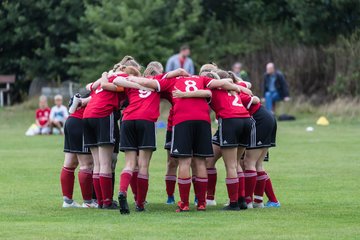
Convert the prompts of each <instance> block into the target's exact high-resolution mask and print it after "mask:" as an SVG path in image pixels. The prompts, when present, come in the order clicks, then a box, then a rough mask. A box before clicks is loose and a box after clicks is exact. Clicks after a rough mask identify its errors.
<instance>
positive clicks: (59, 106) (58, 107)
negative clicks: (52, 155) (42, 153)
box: [50, 95, 69, 134]
mask: <svg viewBox="0 0 360 240" xmlns="http://www.w3.org/2000/svg"><path fill="white" fill-rule="evenodd" d="M54 101H55V106H53V107H52V108H51V112H50V127H51V133H53V128H57V129H58V130H59V131H60V133H61V134H63V133H64V132H63V126H64V124H65V121H66V119H67V118H68V116H69V114H68V110H67V108H66V107H65V106H64V105H63V97H62V96H61V95H56V96H55V97H54Z"/></svg>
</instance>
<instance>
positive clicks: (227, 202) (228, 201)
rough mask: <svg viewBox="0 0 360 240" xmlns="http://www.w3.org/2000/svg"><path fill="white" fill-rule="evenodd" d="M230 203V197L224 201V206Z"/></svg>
mask: <svg viewBox="0 0 360 240" xmlns="http://www.w3.org/2000/svg"><path fill="white" fill-rule="evenodd" d="M229 205H230V199H228V200H227V201H226V203H224V207H227V206H229Z"/></svg>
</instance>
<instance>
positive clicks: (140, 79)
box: [128, 76, 159, 90]
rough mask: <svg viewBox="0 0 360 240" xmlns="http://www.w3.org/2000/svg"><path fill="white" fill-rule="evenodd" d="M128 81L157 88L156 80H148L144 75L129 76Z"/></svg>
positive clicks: (148, 87) (149, 87)
mask: <svg viewBox="0 0 360 240" xmlns="http://www.w3.org/2000/svg"><path fill="white" fill-rule="evenodd" d="M128 82H132V83H137V84H139V85H141V86H143V87H145V88H147V89H155V90H159V85H158V82H157V81H156V80H150V79H148V78H144V77H134V76H129V77H128Z"/></svg>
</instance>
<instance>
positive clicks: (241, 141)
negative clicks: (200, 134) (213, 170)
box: [212, 118, 252, 148]
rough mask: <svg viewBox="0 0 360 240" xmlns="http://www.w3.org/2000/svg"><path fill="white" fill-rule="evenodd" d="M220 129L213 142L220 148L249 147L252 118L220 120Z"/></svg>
mask: <svg viewBox="0 0 360 240" xmlns="http://www.w3.org/2000/svg"><path fill="white" fill-rule="evenodd" d="M218 122H219V127H218V130H217V131H216V133H215V135H214V136H213V138H212V142H213V144H215V145H218V146H220V147H230V148H233V147H248V146H249V144H250V133H251V126H252V121H251V118H225V119H221V118H219V121H218Z"/></svg>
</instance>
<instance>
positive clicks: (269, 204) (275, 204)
mask: <svg viewBox="0 0 360 240" xmlns="http://www.w3.org/2000/svg"><path fill="white" fill-rule="evenodd" d="M265 207H266V208H279V207H281V204H280V202H270V201H268V202H267V203H266V204H265Z"/></svg>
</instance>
